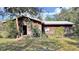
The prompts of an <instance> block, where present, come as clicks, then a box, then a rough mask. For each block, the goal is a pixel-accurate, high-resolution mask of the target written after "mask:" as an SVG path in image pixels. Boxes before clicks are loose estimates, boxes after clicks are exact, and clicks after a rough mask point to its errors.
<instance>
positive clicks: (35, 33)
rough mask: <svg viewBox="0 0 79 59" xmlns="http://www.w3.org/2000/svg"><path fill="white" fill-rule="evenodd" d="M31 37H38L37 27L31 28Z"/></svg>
mask: <svg viewBox="0 0 79 59" xmlns="http://www.w3.org/2000/svg"><path fill="white" fill-rule="evenodd" d="M32 32H33V36H34V37H40V34H41V32H40V30H39V29H38V28H37V27H34V28H32Z"/></svg>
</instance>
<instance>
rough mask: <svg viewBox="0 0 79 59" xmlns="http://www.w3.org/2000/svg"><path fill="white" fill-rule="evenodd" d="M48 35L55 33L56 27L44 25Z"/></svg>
mask: <svg viewBox="0 0 79 59" xmlns="http://www.w3.org/2000/svg"><path fill="white" fill-rule="evenodd" d="M44 29H45V34H46V35H53V34H54V33H55V27H44Z"/></svg>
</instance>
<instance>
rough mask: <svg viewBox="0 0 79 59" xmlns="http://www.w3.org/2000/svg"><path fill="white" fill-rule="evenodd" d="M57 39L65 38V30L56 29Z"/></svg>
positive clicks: (61, 28)
mask: <svg viewBox="0 0 79 59" xmlns="http://www.w3.org/2000/svg"><path fill="white" fill-rule="evenodd" d="M53 36H55V37H63V36H64V28H63V27H56V28H55V33H54V35H53Z"/></svg>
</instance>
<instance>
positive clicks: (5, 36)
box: [0, 31, 9, 38]
mask: <svg viewBox="0 0 79 59" xmlns="http://www.w3.org/2000/svg"><path fill="white" fill-rule="evenodd" d="M8 37H9V33H8V32H7V31H1V32H0V38H8Z"/></svg>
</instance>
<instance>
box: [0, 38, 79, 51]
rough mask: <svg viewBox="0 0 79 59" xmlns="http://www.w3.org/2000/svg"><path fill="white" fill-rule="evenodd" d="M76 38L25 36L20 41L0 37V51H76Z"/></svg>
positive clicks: (78, 46) (78, 45) (77, 46)
mask: <svg viewBox="0 0 79 59" xmlns="http://www.w3.org/2000/svg"><path fill="white" fill-rule="evenodd" d="M76 50H79V44H78V40H73V39H69V38H54V37H50V38H26V39H24V40H21V41H16V40H15V39H9V38H7V39H5V38H0V51H76Z"/></svg>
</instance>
